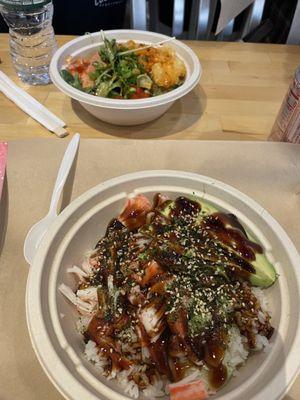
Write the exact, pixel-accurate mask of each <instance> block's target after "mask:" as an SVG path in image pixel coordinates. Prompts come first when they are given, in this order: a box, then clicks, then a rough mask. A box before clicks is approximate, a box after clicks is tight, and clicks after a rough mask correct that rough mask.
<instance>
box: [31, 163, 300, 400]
mask: <svg viewBox="0 0 300 400" xmlns="http://www.w3.org/2000/svg"><path fill="white" fill-rule="evenodd" d="M162 176H164V177H170V176H172V177H178V176H179V177H180V178H186V179H187V180H198V181H200V182H202V183H205V184H209V185H214V186H216V187H218V188H221V189H222V190H223V191H224V192H227V193H228V192H229V194H230V195H232V196H233V197H235V198H239V200H241V201H242V202H243V203H244V204H246V205H247V206H249V207H250V208H251V209H252V210H254V211H255V212H256V213H259V215H260V217H261V218H262V219H263V221H264V223H266V224H267V225H268V226H269V227H270V226H271V227H272V229H273V230H274V234H276V235H277V237H278V239H280V241H281V242H282V243H283V246H284V247H285V248H287V249H288V255H289V258H290V261H291V264H292V265H293V267H294V266H295V265H297V263H298V264H299V263H300V255H299V253H298V251H297V249H296V247H295V245H294V244H293V242H292V241H291V239H290V238H289V236H288V235H287V233H286V232H285V231H284V229H283V228H282V227H281V225H280V224H279V223H278V222H277V220H276V219H275V218H274V217H272V216H271V215H270V214H269V213H268V211H266V210H265V209H264V208H263V207H262V206H260V205H259V204H258V203H257V202H256V201H255V200H253V199H252V198H251V197H249V196H247V195H246V194H244V193H243V192H241V191H239V190H238V189H235V188H234V187H232V186H231V185H228V184H226V183H223V182H222V181H219V180H216V179H214V178H210V177H207V176H204V175H200V174H197V173H191V172H184V171H176V170H148V171H139V172H133V173H129V174H125V175H120V176H118V177H115V178H111V179H108V180H105V181H104V182H102V183H100V184H98V185H96V186H94V187H92V188H91V189H89V190H87V191H86V192H84V193H83V194H81V195H80V196H79V197H77V198H76V199H75V200H73V201H72V202H71V203H70V204H69V205H68V206H67V207H66V208H65V209H64V210H63V211H62V213H61V214H59V216H58V217H57V219H56V220H55V221H54V223H53V224H52V225H51V227H50V229H49V231H48V232H47V234H46V235H45V237H44V238H43V240H42V243H41V245H40V247H39V249H38V252H37V255H36V257H35V259H34V262H33V265H32V266H31V267H30V270H29V274H28V279H27V286H26V319H27V327H28V331H29V335H30V339H31V343H32V347H33V349H34V351H35V353H36V356H37V358H38V359H39V362H40V364H41V366H42V368H43V369H44V371H45V373H46V375H47V376H48V378H49V379H50V381H51V382H52V383H53V384H54V386H55V387H56V388H57V390H58V391H59V392H60V393H61V394H62V395H63V396H64V397H65V398H66V399H72V400H75V399H78V398H79V397H80V396H81V398H86V397H85V396H87V395H89V396H90V397H89V398H90V399H93V400H96V399H98V397H97V396H94V395H93V394H92V393H91V392H90V391H89V390H88V389H87V388H86V387H84V386H83V385H82V384H81V383H80V382H79V381H78V380H77V379H76V378H74V376H73V375H72V374H71V373H70V372H69V370H68V369H67V367H66V365H65V364H64V363H63V362H62V361H61V360H60V359H59V357H58V354H57V353H56V351H55V350H54V348H53V345H52V343H51V340H50V338H49V336H48V332H47V331H46V330H44V331H43V330H42V328H44V323H43V321H44V319H43V313H42V309H41V304H36V298H38V299H40V292H41V287H40V284H41V278H42V272H43V268H41V266H40V264H41V263H42V265H43V263H44V261H45V258H46V256H47V252H48V249H49V247H50V246H51V244H52V242H53V240H54V238H55V236H56V234H57V233H58V231H59V229H60V228H61V226H63V224H64V223H65V222H66V221H67V219H68V218H69V217H70V216H71V215H72V214H73V213H74V212H76V210H77V209H78V208H80V206H82V205H83V204H84V203H85V202H87V201H89V200H90V199H91V198H92V197H94V196H96V195H97V194H99V193H100V192H101V191H103V190H106V189H108V188H110V187H113V186H115V185H118V184H124V183H125V182H127V181H130V180H132V179H138V178H145V177H162ZM295 276H296V284H297V287H298V289H299V288H300V274H296V273H295ZM40 322H42V325H43V326H42V327H41V326H40V325H39V324H40ZM42 342H43V343H42ZM45 345H47V351H46V352H44V351H43V350H44V349H45ZM299 346H300V319H299V318H298V323H297V327H296V330H295V335H294V338H293V341H292V344H291V348H290V350H289V352H288V353H287V355H286V362H285V363H284V364H283V365H282V367H280V369H278V370H277V371H276V374H275V375H276V378H277V377H278V376H279V374H280V375H283V374H284V376H285V380H284V382H285V387H281V392H280V393H279V392H278V393H273V392H272V385H267V386H266V387H264V389H263V391H262V392H263V393H262V394H259V396H256V399H259V400H264V399H265V398H267V396H270V398H273V399H275V397H274V395H276V396H277V397H276V399H281V398H282V397H283V396H284V395H285V394H286V393H287V392H288V390H289V388H290V387H291V385H292V384H293V382H294V381H295V379H296V377H297V375H298V373H299V371H300V360H299V358H298V356H297V354H298V353H297V349H298V348H299ZM50 349H51V350H52V352H53V353H54V354H52V353H51V351H50ZM57 362H59V363H60V367H61V368H62V370H63V372H64V373H65V374H66V376H67V378H68V382H70V380H71V382H72V384H73V386H72V387H70V385H69V387H68V389H67V388H66V387H65V383H66V382H65V375H64V376H61V375H59V374H58V373H57V371H56V367H58V365H57ZM286 369H287V372H288V376H286ZM247 381H248V380H247ZM278 381H281V380H279V379H278ZM104 386H105V385H104ZM281 386H283V385H281ZM75 388H76V389H75ZM79 388H80V390H81V393H80V394H79V393H78V392H77V390H78V389H79ZM106 388H107V387H106ZM107 389H108V392H106V394H104V393H103V394H104V395H107V394H108V393H109V392H110V391H111V392H113V393H115V395H116V392H114V391H113V390H112V389H109V388H107ZM236 390H238V389H235V390H234V391H232V392H231V393H232V394H233V392H235V391H236ZM228 395H229V393H228V394H227V395H226V398H227V396H228ZM115 398H117V399H118V400H121V399H122V400H125V399H126V400H127V399H129V398H128V397H126V396H123V395H120V394H118V397H115ZM222 398H223V397H222ZM220 400H221V398H220Z"/></svg>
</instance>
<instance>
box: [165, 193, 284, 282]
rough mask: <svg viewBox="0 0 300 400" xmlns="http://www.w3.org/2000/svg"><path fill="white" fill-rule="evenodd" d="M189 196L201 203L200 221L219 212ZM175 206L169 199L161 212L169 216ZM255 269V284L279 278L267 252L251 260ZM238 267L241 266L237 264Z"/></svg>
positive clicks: (253, 277) (202, 201) (253, 280)
mask: <svg viewBox="0 0 300 400" xmlns="http://www.w3.org/2000/svg"><path fill="white" fill-rule="evenodd" d="M187 198H190V199H191V200H192V201H197V202H198V203H199V204H200V205H201V211H200V213H199V217H198V218H197V219H198V223H200V222H201V220H202V219H203V218H205V217H206V216H209V215H211V214H214V213H216V212H219V211H220V210H218V209H217V208H215V207H214V206H213V205H212V204H210V203H209V202H207V201H204V200H202V199H201V200H200V199H199V198H197V197H196V196H194V195H193V196H187ZM173 207H174V201H167V202H166V204H164V205H162V207H161V209H160V214H161V215H163V216H164V217H166V218H168V217H169V215H170V213H171V211H172V209H173ZM246 233H247V236H248V238H249V239H250V240H252V241H254V242H255V239H254V238H253V237H251V235H250V234H249V232H247V229H246ZM220 243H221V244H222V246H224V247H226V248H227V249H229V250H230V251H231V252H233V253H235V254H236V255H238V256H239V254H238V253H237V252H235V250H234V249H233V248H231V247H229V246H226V245H225V244H224V243H222V242H220ZM249 263H250V264H251V265H252V266H253V267H254V269H255V273H249V280H250V283H251V284H252V285H254V286H259V287H262V288H267V287H269V286H271V285H273V284H274V282H275V281H276V280H277V277H278V274H277V273H276V270H275V268H274V266H273V264H271V262H270V261H269V260H268V259H267V257H266V255H265V254H259V253H256V258H255V260H254V261H252V262H249ZM236 268H240V267H238V266H237V265H236Z"/></svg>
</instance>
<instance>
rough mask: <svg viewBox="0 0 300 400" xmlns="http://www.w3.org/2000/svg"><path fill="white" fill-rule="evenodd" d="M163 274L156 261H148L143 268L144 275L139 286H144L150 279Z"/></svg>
mask: <svg viewBox="0 0 300 400" xmlns="http://www.w3.org/2000/svg"><path fill="white" fill-rule="evenodd" d="M163 273H164V270H163V269H162V268H161V267H160V265H159V264H158V263H157V262H156V261H154V260H153V261H150V262H149V263H148V265H147V267H146V268H145V275H144V276H143V279H142V282H141V285H142V286H146V285H147V284H148V283H149V282H150V281H151V280H152V279H154V278H156V277H157V276H159V275H162V274H163Z"/></svg>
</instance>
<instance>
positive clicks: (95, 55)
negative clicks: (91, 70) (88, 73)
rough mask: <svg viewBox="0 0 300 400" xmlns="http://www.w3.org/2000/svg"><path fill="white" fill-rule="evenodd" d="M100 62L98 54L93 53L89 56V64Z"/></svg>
mask: <svg viewBox="0 0 300 400" xmlns="http://www.w3.org/2000/svg"><path fill="white" fill-rule="evenodd" d="M99 60H100V56H99V53H95V54H93V55H92V56H91V58H90V59H89V63H90V64H93V63H94V62H98V61H99Z"/></svg>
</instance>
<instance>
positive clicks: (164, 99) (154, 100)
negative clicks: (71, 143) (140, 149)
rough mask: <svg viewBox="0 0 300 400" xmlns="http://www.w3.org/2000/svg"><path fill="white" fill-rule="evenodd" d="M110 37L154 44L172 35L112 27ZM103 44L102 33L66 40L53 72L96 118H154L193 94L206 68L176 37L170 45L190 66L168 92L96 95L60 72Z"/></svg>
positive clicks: (119, 121) (129, 121)
mask: <svg viewBox="0 0 300 400" xmlns="http://www.w3.org/2000/svg"><path fill="white" fill-rule="evenodd" d="M104 33H105V35H106V37H107V38H108V39H112V38H115V39H116V40H117V42H119V43H120V42H126V41H127V40H135V41H137V42H142V43H146V44H152V43H157V42H160V41H162V40H164V39H167V38H168V36H165V35H161V34H159V33H155V32H147V31H138V30H131V29H119V30H110V31H105V32H104ZM101 44H102V37H101V33H100V32H96V33H92V34H89V35H85V36H80V37H78V38H76V39H74V40H71V41H70V42H68V43H66V44H65V45H64V46H62V47H61V48H60V49H59V50H57V51H56V53H55V54H54V56H53V58H52V61H51V65H50V75H51V79H52V81H53V83H54V84H55V85H56V86H57V87H58V89H60V90H61V91H62V92H63V93H65V94H66V95H68V96H70V97H71V98H72V99H75V100H78V101H79V103H80V104H81V105H82V106H83V107H84V108H85V109H86V110H87V111H88V112H90V113H91V114H93V115H94V116H95V117H96V118H99V119H101V120H103V121H105V122H109V123H111V124H116V125H138V124H142V123H145V122H149V121H152V120H153V119H155V118H158V117H160V116H161V115H162V114H163V113H164V112H166V111H167V109H168V108H170V107H171V105H172V104H173V103H174V101H175V100H178V99H180V98H181V97H183V96H185V95H186V94H187V93H189V92H190V91H191V90H192V89H193V88H194V87H195V86H196V85H197V83H198V82H199V79H200V77H201V74H202V68H201V65H200V62H199V60H198V57H197V56H196V54H195V53H194V52H193V51H192V50H191V49H190V48H189V47H188V46H186V45H185V44H183V43H182V42H180V41H178V40H175V41H173V42H170V43H169V44H168V45H169V46H170V47H172V48H173V49H174V50H175V52H176V53H177V55H178V56H179V57H180V58H181V59H182V60H183V61H184V63H185V66H186V69H187V77H186V80H185V82H184V83H183V85H181V86H180V87H178V88H177V89H174V90H172V91H170V92H168V93H165V94H162V95H159V96H155V97H150V98H147V99H138V100H117V99H108V98H104V97H98V96H93V95H91V94H87V93H85V92H82V91H80V90H77V89H74V88H73V87H72V86H71V85H69V84H68V83H66V82H65V81H64V80H63V78H62V77H61V76H60V71H61V70H62V69H63V67H64V65H65V64H66V59H67V58H68V57H69V56H72V57H87V56H88V55H90V54H91V53H93V52H96V51H97V50H98V49H99V46H100V45H101Z"/></svg>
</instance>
